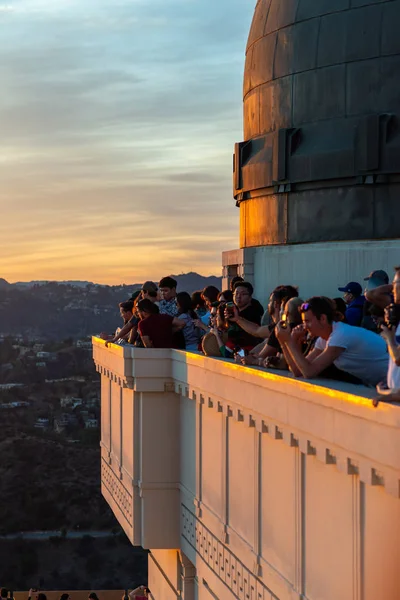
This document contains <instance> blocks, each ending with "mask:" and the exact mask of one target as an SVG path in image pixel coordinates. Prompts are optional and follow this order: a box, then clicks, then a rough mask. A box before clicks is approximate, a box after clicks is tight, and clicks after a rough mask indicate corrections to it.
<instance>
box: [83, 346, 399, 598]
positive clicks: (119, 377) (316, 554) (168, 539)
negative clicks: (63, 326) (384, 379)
mask: <svg viewBox="0 0 400 600" xmlns="http://www.w3.org/2000/svg"><path fill="white" fill-rule="evenodd" d="M93 345H94V357H95V361H96V364H97V368H98V370H99V371H100V372H101V373H102V379H103V380H104V379H105V380H107V381H108V382H109V384H107V383H104V381H103V383H102V386H103V387H102V390H103V392H104V393H105V396H104V398H103V397H102V410H103V412H102V415H103V422H102V453H103V458H102V462H103V465H105V466H104V474H103V493H104V495H105V497H106V499H107V501H108V502H109V503H110V505H111V507H112V508H113V510H114V513H115V514H116V517H117V518H118V520H119V521H120V523H121V525H122V526H123V527H124V529H125V531H126V532H127V534H128V536H129V538H130V539H131V541H132V543H134V544H138V543H140V544H142V545H144V546H145V547H147V548H150V549H157V548H160V549H161V548H163V549H164V550H169V552H164V551H160V550H156V551H154V552H153V554H152V556H151V558H150V561H149V577H150V579H149V586H150V588H151V589H153V596H154V598H156V599H158V598H160V599H161V598H162V600H168V599H169V598H176V597H182V598H185V600H190V599H191V598H200V599H203V598H204V599H206V598H207V599H209V598H220V599H225V598H226V599H231V598H232V599H233V598H243V599H247V598H248V599H257V600H266V599H268V600H270V599H271V598H279V599H282V600H283V599H284V600H286V599H291V600H292V599H294V598H297V599H299V600H300V599H303V600H338V599H339V598H340V600H376V599H377V598H379V599H380V598H382V600H383V599H385V600H396V599H398V598H399V597H400V594H399V590H400V571H399V569H398V565H399V564H400V563H399V559H400V554H399V548H400V545H399V541H400V503H399V480H400V438H399V428H400V407H399V406H392V405H387V404H381V405H380V406H379V408H378V409H374V408H373V407H372V405H371V397H372V396H373V391H372V390H368V389H367V388H363V387H358V386H350V385H346V384H342V385H341V384H337V385H334V384H333V383H332V382H330V383H329V382H324V381H322V380H321V381H318V383H311V382H305V381H300V380H295V379H294V378H292V377H290V376H284V375H280V374H277V373H276V372H275V373H274V372H266V371H262V370H259V369H254V368H244V367H240V366H237V365H234V364H232V363H229V362H226V361H222V360H217V359H212V358H207V357H203V356H200V355H197V354H189V353H185V352H178V351H167V350H140V349H132V348H120V347H117V346H112V347H111V348H109V349H106V348H105V347H104V343H103V342H102V341H100V340H96V339H95V340H94V342H93ZM113 361H114V362H115V375H114V371H113V364H112V363H113ZM332 385H333V386H334V387H330V386H332ZM118 388H119V395H118ZM144 389H145V390H146V391H142V390H144ZM107 390H110V392H108V395H107ZM103 405H105V406H103ZM114 412H117V413H119V416H118V415H113V413H114ZM107 416H108V417H107ZM107 419H108V420H107ZM103 432H104V434H105V435H104V438H103ZM114 438H115V441H114ZM121 448H122V450H121ZM118 453H119V454H118ZM118 457H120V458H118ZM161 465H162V466H161ZM106 477H108V478H109V479H110V478H111V479H112V480H113V481H115V482H116V483H114V487H113V484H112V483H111V484H110V483H109V482H108V480H106V479H105V478H106ZM149 492H150V494H149ZM121 498H132V499H133V500H132V502H131V504H129V502H127V501H126V500H125V502H126V503H127V504H128V506H130V512H129V510H127V509H124V510H121V508H120V506H121ZM174 549H175V550H176V551H174ZM182 557H185V560H183V558H182ZM174 565H175V566H174ZM190 565H192V566H193V567H195V578H194V577H193V572H192V571H191V569H190ZM157 590H159V592H157Z"/></svg>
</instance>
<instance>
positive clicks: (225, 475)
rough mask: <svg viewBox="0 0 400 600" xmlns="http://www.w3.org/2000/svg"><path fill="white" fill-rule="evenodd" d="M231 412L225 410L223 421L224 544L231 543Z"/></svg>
mask: <svg viewBox="0 0 400 600" xmlns="http://www.w3.org/2000/svg"><path fill="white" fill-rule="evenodd" d="M229 413H230V409H229V408H227V410H226V411H225V412H224V418H223V421H222V461H221V464H222V473H221V485H222V518H223V523H224V524H223V528H222V532H221V533H222V536H221V540H222V542H223V543H224V544H228V543H229V534H228V527H229Z"/></svg>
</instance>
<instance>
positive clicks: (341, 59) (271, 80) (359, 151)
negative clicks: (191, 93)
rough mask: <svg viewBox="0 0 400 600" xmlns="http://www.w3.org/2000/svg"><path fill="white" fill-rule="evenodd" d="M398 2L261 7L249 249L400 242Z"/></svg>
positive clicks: (240, 193) (246, 164)
mask: <svg viewBox="0 0 400 600" xmlns="http://www.w3.org/2000/svg"><path fill="white" fill-rule="evenodd" d="M399 118H400V0H386V1H385V0H383V1H380V2H379V1H377V0H258V3H257V6H256V9H255V14H254V18H253V22H252V26H251V30H250V35H249V39H248V45H247V51H246V65H245V74H244V139H245V141H244V142H241V143H238V144H236V147H235V156H234V177H233V179H234V183H233V187H234V197H235V199H236V201H237V204H238V205H239V206H240V223H241V225H240V230H241V234H240V238H241V239H240V246H241V247H250V246H260V245H271V244H296V243H308V242H320V241H341V240H363V239H364V240H365V239H369V240H374V239H392V238H399V237H400V125H399Z"/></svg>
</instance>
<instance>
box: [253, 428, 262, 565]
mask: <svg viewBox="0 0 400 600" xmlns="http://www.w3.org/2000/svg"><path fill="white" fill-rule="evenodd" d="M261 435H262V433H261V431H257V429H254V458H255V460H254V485H255V489H254V553H255V554H256V562H255V565H254V574H255V575H256V577H261V575H262V572H261V553H262V548H261V544H262V539H261V532H262V498H261V472H262V452H261Z"/></svg>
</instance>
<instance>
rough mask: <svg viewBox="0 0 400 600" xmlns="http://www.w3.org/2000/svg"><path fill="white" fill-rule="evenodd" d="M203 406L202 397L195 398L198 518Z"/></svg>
mask: <svg viewBox="0 0 400 600" xmlns="http://www.w3.org/2000/svg"><path fill="white" fill-rule="evenodd" d="M203 404H204V397H203V396H202V395H201V394H200V395H199V397H198V398H197V397H196V498H195V512H196V516H197V517H198V518H201V516H202V510H201V502H202V498H203V491H202V486H203V483H202V477H203V457H202V454H203V450H202V444H203Z"/></svg>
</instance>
